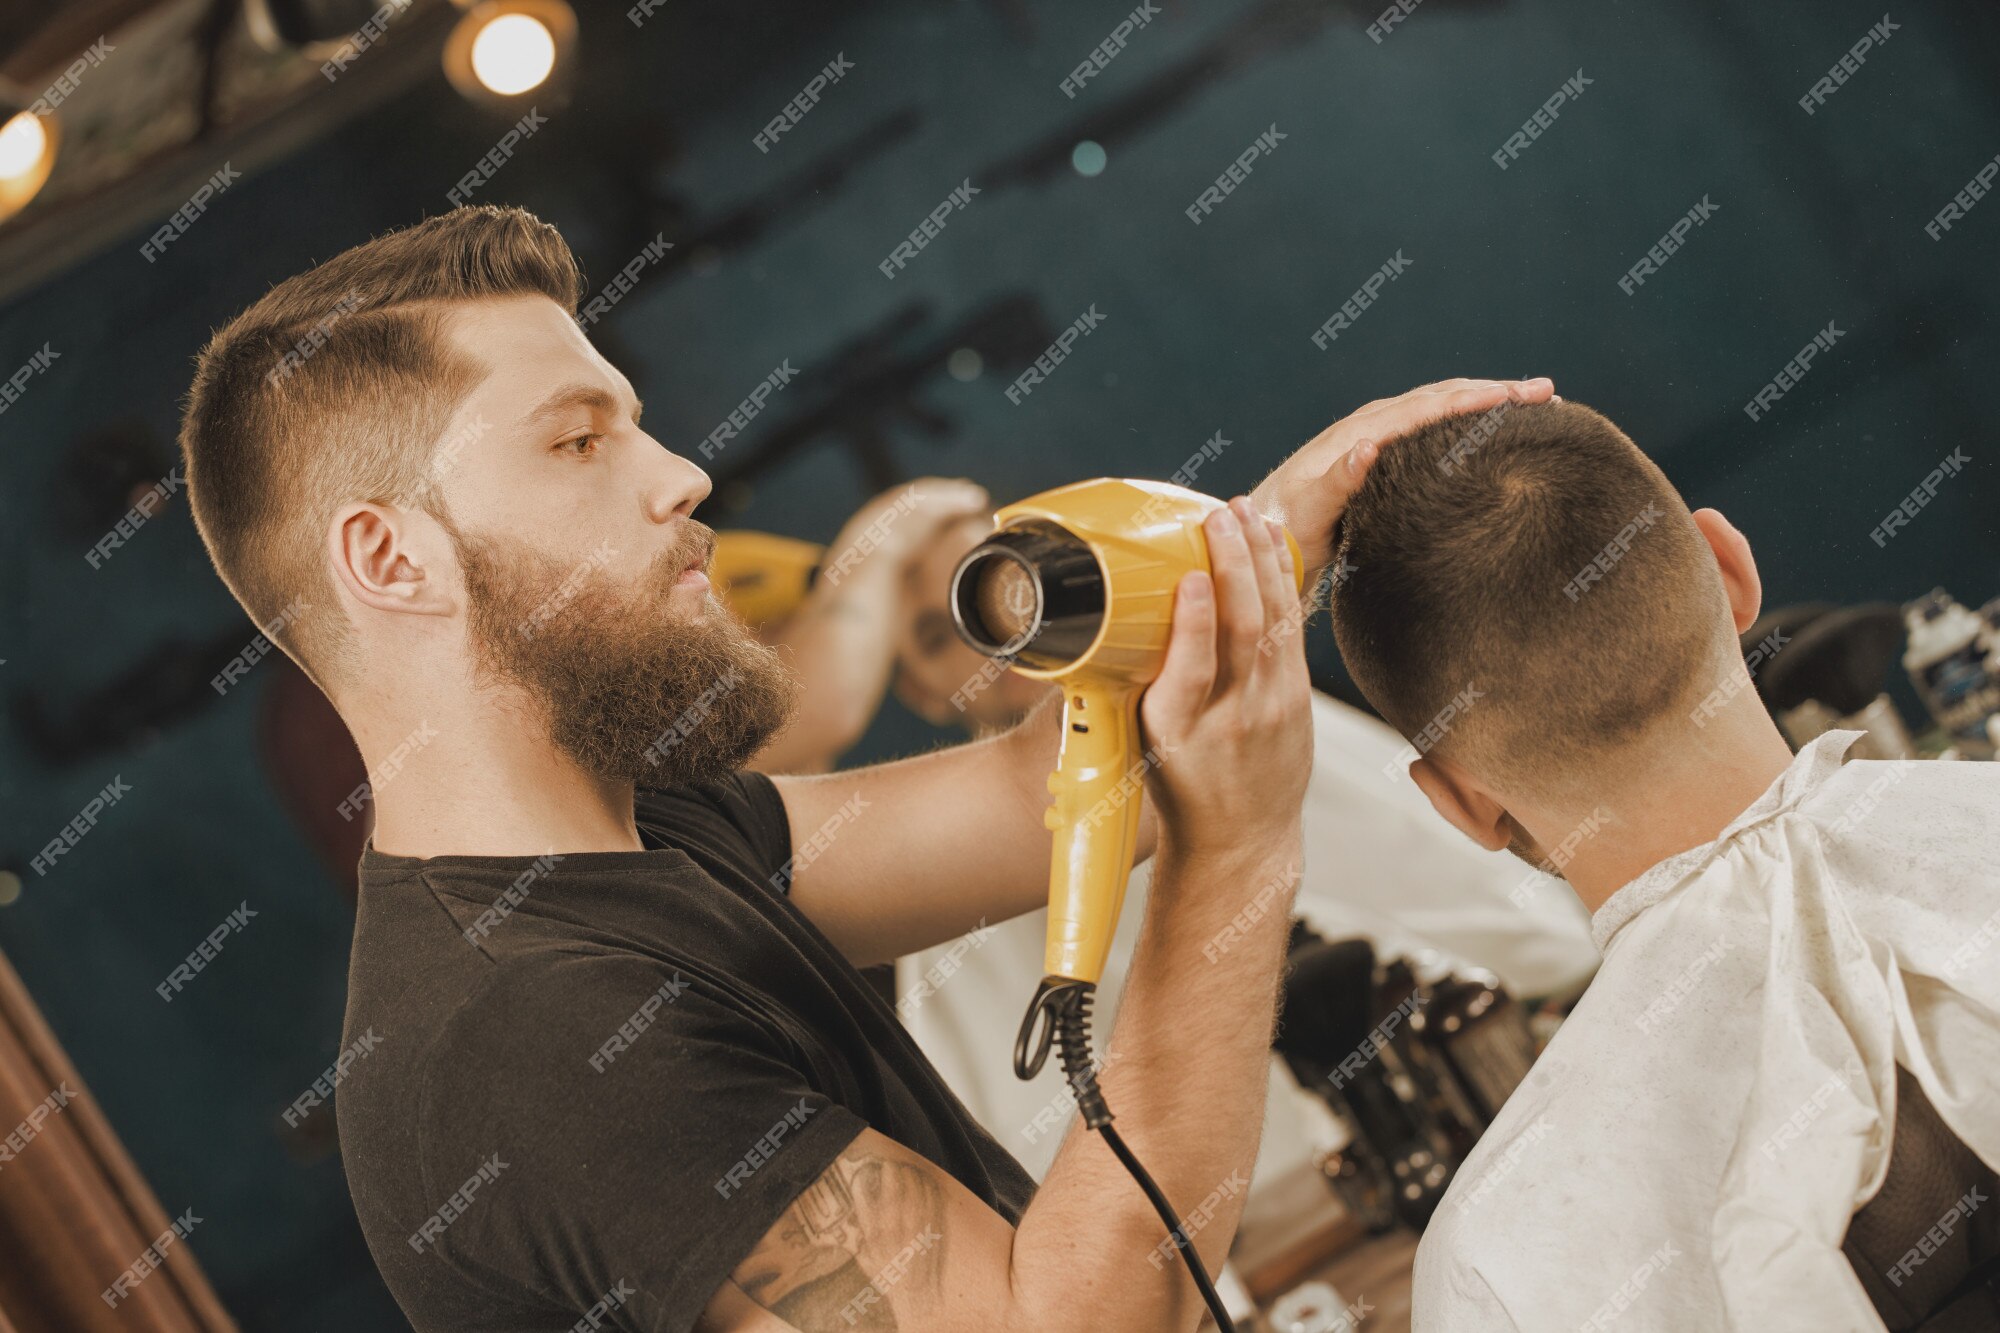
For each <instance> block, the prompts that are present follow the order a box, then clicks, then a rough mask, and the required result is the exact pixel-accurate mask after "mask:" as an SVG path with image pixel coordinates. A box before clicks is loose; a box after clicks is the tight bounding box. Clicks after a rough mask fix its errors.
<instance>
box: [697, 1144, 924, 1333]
mask: <svg viewBox="0 0 2000 1333" xmlns="http://www.w3.org/2000/svg"><path fill="white" fill-rule="evenodd" d="M944 1213H945V1199H944V1191H943V1189H942V1188H940V1186H939V1184H938V1182H937V1181H936V1180H935V1179H933V1178H932V1177H931V1176H930V1175H929V1174H927V1172H926V1170H925V1169H924V1168H923V1167H920V1166H917V1165H915V1164H912V1163H910V1162H906V1161H901V1160H898V1159H896V1158H892V1157H889V1156H886V1155H884V1154H882V1153H879V1152H876V1151H874V1150H872V1149H869V1148H866V1147H863V1146H861V1145H859V1144H858V1143H857V1144H855V1145H852V1146H850V1147H849V1148H848V1150H847V1151H846V1152H843V1153H842V1154H841V1155H840V1156H839V1158H837V1159H836V1160H835V1161H834V1163H833V1165H832V1166H829V1167H828V1168H827V1169H826V1171H825V1172H823V1173H822V1174H821V1175H820V1178H819V1179H818V1180H816V1181H814V1182H813V1183H812V1184H810V1185H808V1186H807V1187H806V1188H805V1190H804V1191H803V1192H802V1193H800V1195H799V1197H798V1198H797V1199H795V1200H794V1201H793V1202H792V1206H791V1207H789V1208H787V1209H786V1210H785V1212H784V1215H783V1216H782V1217H780V1218H779V1219H778V1221H777V1223H776V1224H775V1225H773V1226H772V1228H771V1229H770V1231H769V1232H767V1233H766V1234H765V1236H764V1238H763V1239H762V1240H761V1241H759V1242H758V1243H757V1247H756V1248H755V1249H753V1250H752V1251H751V1252H750V1254H749V1255H748V1256H747V1257H746V1258H745V1259H744V1260H743V1262H742V1263H741V1264H739V1265H738V1266H737V1268H736V1272H735V1273H734V1275H733V1276H734V1279H735V1282H736V1284H737V1285H738V1286H739V1287H741V1288H742V1289H743V1291H744V1292H745V1293H746V1294H747V1295H748V1296H749V1297H750V1299H752V1300H753V1301H755V1302H756V1303H757V1304H758V1305H761V1306H762V1307H764V1308H765V1309H766V1310H769V1311H770V1312H771V1313H772V1314H775V1315H778V1316H779V1317H781V1318H783V1319H784V1320H785V1321H786V1322H788V1323H789V1324H791V1325H792V1326H793V1327H794V1328H797V1329H799V1330H800V1331H801V1333H895V1330H897V1329H898V1327H899V1325H898V1324H897V1321H896V1311H897V1309H899V1308H900V1309H903V1310H904V1311H905V1312H906V1313H907V1312H909V1311H910V1310H911V1309H912V1308H913V1307H914V1308H916V1309H931V1308H935V1303H936V1302H937V1300H938V1299H940V1297H941V1295H942V1286H943V1284H942V1273H943V1269H944V1251H945V1237H944ZM901 1327H908V1328H912V1329H914V1328H915V1327H916V1325H915V1324H910V1325H904V1326H901Z"/></svg>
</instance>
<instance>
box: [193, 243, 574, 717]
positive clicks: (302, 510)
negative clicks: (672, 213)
mask: <svg viewBox="0 0 2000 1333" xmlns="http://www.w3.org/2000/svg"><path fill="white" fill-rule="evenodd" d="M582 286H583V279H582V274H581V273H580V272H579V271H578V268H577V263H576V259H575V256H574V255H572V254H571V253H570V249H569V246H568V245H567V244H565V243H564V241H563V239H562V237H561V236H560V235H559V234H558V233H557V232H556V229H555V228H554V227H552V226H550V225H548V224H547V223H545V222H542V221H540V220H539V219H537V218H536V217H535V216H534V215H533V214H531V213H528V212H526V211H525V210H523V209H519V208H498V207H494V206H491V205H481V206H478V207H470V208H459V209H455V210H453V211H452V212H449V213H445V214H443V215H441V216H438V217H434V218H430V219H428V220H426V221H424V222H421V223H418V224H417V225H415V226H412V227H408V228H405V229H403V230H401V231H394V232H389V233H387V234H386V235H383V236H378V237H376V238H375V239H374V240H372V241H369V242H367V243H366V244H363V245H358V246H355V247H354V248H353V249H351V250H347V251H345V252H343V253H341V254H338V255H336V256H334V257H333V258H332V259H329V260H327V261H326V262H325V263H323V264H320V265H319V266H318V267H316V268H313V269H309V270H308V271H306V272H304V273H301V274H299V275H297V276H296V277H292V278H288V279H286V280H285V281H284V282H281V283H279V284H278V285H277V286H275V287H273V288H272V289H271V290H270V291H269V292H267V293H265V295H264V296H263V297H262V298H261V299H260V300H259V301H258V302H257V303H256V304H255V305H253V306H251V307H250V308H249V309H248V310H245V311H244V312H243V313H242V314H240V315H238V316H237V317H236V318H235V319H233V320H231V321H230V322H229V323H228V324H226V325H224V326H223V327H222V328H221V329H220V330H219V331H218V332H217V333H216V334H215V336H214V337H213V338H211V339H210V340H209V343H208V346H207V347H206V348H204V349H203V351H202V353H201V356H200V358H199V360H198V362H197V366H196V370H195V377H194V385H193V388H192V389H191V390H190V391H189V394H188V400H187V405H186V409H185V411H184V412H183V414H182V418H181V436H180V440H181V454H182V457H183V459H184V461H185V464H186V478H187V487H188V495H189V498H190V500H191V502H192V505H193V509H194V518H195V525H196V527H197V528H199V529H200V531H201V537H202V541H203V543H204V544H205V545H206V546H207V547H208V553H209V556H210V558H211V559H213V560H214V561H215V567H216V569H217V571H218V572H219V573H220V574H221V575H222V579H223V582H225V583H226V584H228V585H229V590H230V591H231V592H232V593H234V594H235V595H236V600H237V601H239V602H241V603H242V604H243V607H244V609H245V610H247V611H248V612H249V613H250V616H251V618H252V619H253V620H255V621H257V622H258V624H259V625H260V626H263V627H264V628H265V629H266V632H267V633H270V634H271V635H272V637H273V638H274V639H275V640H276V641H277V642H278V643H279V646H281V647H283V648H284V649H285V650H286V651H287V652H289V653H290V654H291V655H292V656H293V657H294V658H295V659H297V660H298V662H299V664H300V665H301V666H303V667H305V669H306V670H307V671H308V672H309V673H310V674H312V675H314V676H315V677H316V678H318V679H320V680H321V683H322V684H324V683H325V680H326V673H327V672H328V671H329V669H331V668H333V667H334V666H335V665H336V664H337V663H338V661H339V658H340V656H341V653H342V651H343V649H344V647H345V645H346V643H347V640H348V638H349V629H348V625H347V622H346V619H345V617H344V616H343V615H342V614H341V613H340V611H339V609H338V605H339V604H338V602H337V600H336V599H335V597H334V593H333V586H332V579H331V577H330V576H329V575H328V573H327V569H326V553H325V542H326V532H327V525H328V524H329V523H330V522H331V521H332V517H333V514H334V512H335V510H337V509H338V508H339V507H340V506H341V505H343V504H346V503H349V502H351V501H356V500H365V501H371V502H377V503H383V504H391V503H393V504H401V505H411V506H420V507H423V508H425V509H429V510H432V511H433V512H436V510H437V505H436V487H435V481H436V477H437V475H438V473H439V471H441V469H438V468H434V467H433V460H432V453H433V447H434V446H436V445H437V444H438V443H439V439H440V437H441V436H442V435H443V433H444V431H445V428H446V426H447V425H448V424H449V423H450V421H451V418H452V416H453V415H454V414H455V413H456V412H457V410H458V408H459V405H460V404H461V403H462V402H463V401H464V399H465V396H466V395H467V394H468V393H470V392H471V391H472V389H473V388H474V387H476V386H477V385H478V383H479V382H480V380H481V379H482V378H483V377H484V375H485V373H486V372H485V368H484V367H482V366H481V365H479V364H478V363H477V362H476V361H473V360H471V359H470V358H468V357H466V356H465V355H463V354H462V353H461V352H460V351H459V350H458V349H457V348H455V347H454V346H453V345H452V343H451V342H450V339H449V337H448V335H447V333H446V330H445V321H444V315H445V312H446V310H447V308H448V303H451V302H458V301H477V300H483V299H488V298H493V297H506V296H546V297H548V298H549V299H550V300H552V301H554V302H555V303H556V304H558V305H560V306H561V307H562V308H563V309H564V310H565V311H568V312H570V313H572V314H573V313H574V312H575V310H576V305H577V301H578V299H579V298H580V296H581V294H582ZM440 452H442V451H440ZM438 461H439V462H443V461H444V460H443V459H442V458H440V459H439V460H438Z"/></svg>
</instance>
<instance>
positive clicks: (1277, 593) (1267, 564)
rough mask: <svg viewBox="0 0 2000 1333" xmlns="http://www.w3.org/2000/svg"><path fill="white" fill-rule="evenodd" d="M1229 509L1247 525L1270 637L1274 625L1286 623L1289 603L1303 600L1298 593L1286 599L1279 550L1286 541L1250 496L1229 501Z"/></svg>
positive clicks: (1260, 597)
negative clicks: (1279, 564)
mask: <svg viewBox="0 0 2000 1333" xmlns="http://www.w3.org/2000/svg"><path fill="white" fill-rule="evenodd" d="M1229 507H1230V508H1231V509H1233V510H1234V511H1235V512H1236V518H1237V521H1238V522H1240V523H1242V524H1243V533H1244V537H1245V539H1246V540H1247V541H1248V542H1249V545H1250V566H1251V568H1252V569H1253V570H1254V571H1255V572H1256V575H1257V598H1258V601H1259V602H1261V603H1262V604H1263V608H1264V629H1263V631H1262V632H1263V633H1264V634H1266V635H1268V634H1269V633H1270V632H1271V629H1272V627H1273V626H1275V625H1277V624H1279V623H1280V622H1282V621H1283V620H1284V618H1285V611H1286V606H1285V603H1286V601H1287V600H1289V601H1291V602H1294V603H1296V602H1297V601H1298V600H1299V599H1298V594H1297V593H1293V594H1292V596H1291V597H1290V598H1289V599H1287V597H1286V596H1285V590H1284V585H1283V582H1282V580H1283V578H1284V575H1283V573H1282V572H1281V571H1280V569H1279V566H1278V548H1279V547H1281V546H1283V545H1284V544H1285V539H1284V538H1283V537H1282V536H1279V535H1277V534H1276V533H1274V532H1273V531H1272V528H1273V527H1274V526H1275V525H1274V524H1273V523H1272V522H1271V520H1270V519H1268V518H1265V517H1264V516H1263V515H1262V514H1260V513H1258V512H1257V510H1256V508H1255V507H1254V506H1253V505H1252V504H1251V503H1250V501H1249V499H1248V498H1247V497H1245V496H1240V495H1239V496H1237V497H1236V498H1235V499H1234V500H1231V501H1230V502H1229Z"/></svg>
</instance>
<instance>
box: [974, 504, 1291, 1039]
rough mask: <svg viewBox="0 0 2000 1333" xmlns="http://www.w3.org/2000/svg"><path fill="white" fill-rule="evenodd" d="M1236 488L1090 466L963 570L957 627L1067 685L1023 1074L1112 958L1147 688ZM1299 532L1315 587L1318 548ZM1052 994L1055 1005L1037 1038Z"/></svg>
mask: <svg viewBox="0 0 2000 1333" xmlns="http://www.w3.org/2000/svg"><path fill="white" fill-rule="evenodd" d="M1222 504H1223V502H1222V501H1220V500H1217V499H1215V498H1213V497H1212V496H1207V495H1202V494H1201V493H1199V492H1197V491H1191V490H1188V489H1187V488H1186V487H1184V486H1176V485H1173V484H1171V483H1169V482H1160V481H1126V480H1119V479H1116V478H1102V479H1099V480H1096V481H1080V482H1077V483H1075V484H1074V485H1070V486H1062V487H1058V488H1057V489H1055V490H1052V491H1044V492H1043V493H1042V494H1040V495H1035V496H1030V497H1029V498H1028V499H1026V500H1022V501H1020V502H1019V503H1017V504H1011V505H1008V506H1006V507H1005V508H1003V509H1001V510H1000V511H999V512H998V513H996V514H995V515H994V523H995V531H994V533H993V535H992V536H991V537H988V538H987V539H986V540H985V541H983V542H981V543H980V544H979V545H978V546H976V547H974V548H973V549H972V551H971V552H970V553H968V554H967V555H966V557H965V558H964V559H963V560H961V561H960V562H959V565H958V569H957V570H956V572H954V573H953V575H952V582H951V610H952V620H953V622H954V623H955V624H956V625H957V628H958V632H959V636H960V637H961V638H962V639H964V640H965V641H966V643H968V644H970V645H971V646H972V647H973V648H974V649H975V650H977V651H979V652H981V653H984V654H986V655H987V656H989V657H992V658H996V659H998V660H1001V661H1005V662H1007V663H1008V664H1009V665H1011V666H1012V667H1013V669H1014V670H1016V671H1018V672H1020V673H1021V674H1022V675H1024V676H1028V677H1030V678H1032V679H1035V680H1047V681H1052V682H1055V683H1056V684H1059V685H1060V686H1062V690H1063V731H1062V752H1061V755H1060V757H1059V758H1058V759H1057V761H1056V768H1055V771H1054V772H1053V773H1051V774H1049V792H1050V794H1051V795H1053V796H1054V797H1055V801H1054V804H1052V805H1051V806H1050V807H1049V808H1048V810H1047V811H1046V812H1045V814H1044V816H1043V820H1044V822H1045V823H1046V824H1047V825H1048V827H1049V829H1050V831H1051V832H1052V833H1053V834H1054V835H1055V844H1054V848H1053V851H1052V854H1051V857H1050V863H1049V935H1048V951H1047V954H1046V956H1045V959H1044V967H1045V971H1046V975H1045V977H1044V978H1043V981H1042V986H1041V989H1040V990H1039V991H1038V992H1037V994H1036V997H1035V1002H1034V1004H1033V1005H1032V1006H1031V1007H1030V1009H1029V1011H1028V1016H1027V1019H1026V1021H1025V1022H1024V1023H1023V1024H1022V1028H1021V1037H1020V1040H1019V1042H1018V1043H1017V1045H1016V1047H1015V1058H1014V1063H1015V1072H1016V1073H1018V1074H1020V1076H1021V1077H1023V1078H1031V1077H1033V1076H1034V1074H1035V1072H1036V1071H1038V1070H1039V1069H1040V1068H1041V1066H1042V1062H1043V1060H1044V1059H1046V1057H1047V1055H1048V1048H1049V1043H1050V1040H1051V1037H1052V1036H1053V1035H1055V1029H1056V1028H1057V1027H1058V1026H1059V1024H1060V1022H1061V1018H1062V1009H1063V1007H1064V1006H1065V1005H1070V1004H1074V1005H1076V1006H1078V1008H1079V1010H1080V1013H1079V1019H1080V1020H1081V1018H1082V1016H1083V1015H1087V1012H1088V999H1089V992H1090V991H1091V990H1092V989H1094V988H1095V986H1096V984H1097V981H1098V979H1099V978H1100V977H1101V976H1103V974H1104V960H1105V957H1106V955H1107V954H1108V953H1109V952H1110V950H1111V936H1112V933H1113V932H1114V931H1115V930H1116V929H1117V926H1118V913H1119V911H1120V909H1121V908H1122V907H1123V906H1124V901H1125V882H1126V880H1127V879H1128V878H1129V877H1130V875H1131V873H1132V854H1133V851H1134V848H1135V846H1136V844H1137V841H1138V836H1139V804H1140V801H1139V798H1140V795H1141V793H1142V791H1143V789H1144V782H1143V780H1144V777H1145V770H1146V764H1147V758H1146V756H1144V755H1143V754H1142V753H1141V743H1140V738H1139V696H1140V695H1141V694H1142V693H1143V692H1144V691H1145V689H1146V687H1147V686H1148V685H1150V684H1152V682H1153V680H1154V678H1155V677H1157V676H1158V675H1159V674H1160V668H1161V666H1162V665H1163V664H1164V663H1165V661H1166V653H1167V639H1168V636H1169V631H1170V630H1171V628H1172V624H1173V609H1174V589H1175V588H1176V586H1177V585H1178V584H1179V583H1180V581H1181V577H1182V576H1183V575H1184V574H1187V573H1188V572H1189V571H1191V570H1197V569H1202V570H1205V569H1207V568H1208V542H1207V538H1206V535H1205V534H1204V533H1203V531H1202V526H1201V524H1202V520H1203V519H1204V518H1206V517H1207V516H1208V515H1209V514H1211V513H1212V512H1214V511H1215V510H1217V509H1219V508H1221V507H1222ZM1285 540H1286V542H1287V544H1288V545H1290V547H1291V548H1292V569H1293V572H1294V574H1295V575H1296V576H1297V579H1298V584H1299V587H1300V588H1301V589H1303V588H1304V587H1305V565H1304V558H1303V556H1302V555H1301V554H1300V552H1299V545H1298V542H1297V541H1296V540H1295V539H1294V538H1293V537H1292V535H1291V534H1290V533H1289V532H1288V533H1286V534H1285ZM1045 1008H1051V1009H1052V1010H1053V1012H1052V1017H1051V1021H1050V1024H1049V1026H1048V1027H1046V1028H1044V1029H1043V1034H1042V1038H1041V1041H1040V1043H1039V1045H1038V1046H1037V1047H1036V1048H1035V1049H1034V1050H1033V1052H1032V1054H1031V1053H1030V1049H1029V1043H1030V1039H1031V1036H1032V1029H1033V1028H1034V1026H1035V1022H1036V1019H1037V1017H1038V1016H1039V1015H1040V1014H1041V1012H1042V1011H1043V1010H1044V1009H1045ZM1079 1035H1081V1034H1079ZM1067 1044H1068V1043H1067V1042H1066V1043H1065V1047H1066V1053H1065V1064H1067V1063H1068V1056H1067Z"/></svg>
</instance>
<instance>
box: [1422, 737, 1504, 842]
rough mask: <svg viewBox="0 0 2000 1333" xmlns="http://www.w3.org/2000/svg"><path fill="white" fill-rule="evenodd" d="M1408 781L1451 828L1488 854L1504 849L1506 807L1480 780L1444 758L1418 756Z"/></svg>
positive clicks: (1440, 756) (1438, 756) (1439, 756)
mask: <svg viewBox="0 0 2000 1333" xmlns="http://www.w3.org/2000/svg"><path fill="white" fill-rule="evenodd" d="M1410 778H1411V780H1412V781H1414V782H1415V783H1416V784H1417V787H1418V789H1419V790H1421V791H1422V792H1423V794H1424V795H1426V796H1428V797H1430V798H1431V804H1432V805H1433V806H1434V807H1436V809H1437V812H1438V813H1439V814H1441V815H1443V816H1444V817H1445V818H1446V819H1447V820H1449V821H1450V822H1451V825H1452V827H1454V828H1456V829H1457V830H1458V831H1459V832H1461V833H1463V834H1464V835H1465V836H1466V837H1468V838H1470V839H1472V840H1473V841H1474V842H1476V843H1478V844H1479V845H1480V846H1481V847H1484V848H1485V849H1486V850H1487V851H1489V852H1497V851H1501V850H1504V849H1505V848H1506V846H1507V842H1508V838H1509V831H1508V827H1507V807H1506V806H1504V805H1502V804H1501V803H1500V802H1498V801H1496V800H1494V799H1493V796H1492V794H1491V793H1489V792H1488V791H1487V790H1486V788H1485V787H1483V786H1481V785H1480V782H1479V779H1477V778H1475V777H1473V776H1472V774H1470V773H1468V772H1466V771H1465V770H1464V769H1463V768H1460V767H1459V766H1458V765H1457V764H1455V763H1453V762H1452V761H1451V760H1450V759H1447V758H1445V757H1444V756H1443V755H1437V756H1435V757H1433V756H1431V755H1423V756H1421V757H1419V758H1418V759H1417V760H1416V762H1415V763H1412V764H1411V765H1410Z"/></svg>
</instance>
